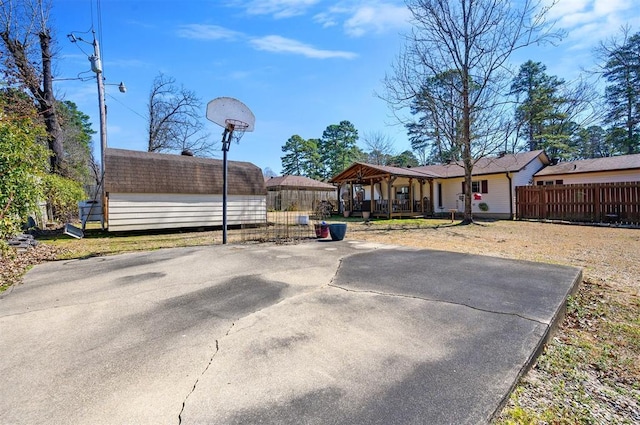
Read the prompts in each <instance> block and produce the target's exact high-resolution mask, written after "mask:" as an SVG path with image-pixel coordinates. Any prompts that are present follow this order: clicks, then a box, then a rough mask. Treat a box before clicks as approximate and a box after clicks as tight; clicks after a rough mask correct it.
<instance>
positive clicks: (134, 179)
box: [105, 148, 266, 195]
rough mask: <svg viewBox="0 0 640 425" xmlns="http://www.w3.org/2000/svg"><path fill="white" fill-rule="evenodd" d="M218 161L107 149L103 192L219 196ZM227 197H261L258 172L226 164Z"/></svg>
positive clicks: (248, 165) (244, 164) (246, 166)
mask: <svg viewBox="0 0 640 425" xmlns="http://www.w3.org/2000/svg"><path fill="white" fill-rule="evenodd" d="M222 165H223V163H222V161H221V160H219V159H210V158H197V157H192V156H182V155H169V154H160V153H153V152H141V151H131V150H125V149H113V148H109V149H107V150H106V152H105V189H106V191H107V192H111V193H181V194H186V193H189V194H221V193H222V179H223V166H222ZM227 170H228V172H227V179H228V194H229V195H264V194H265V192H266V191H265V186H264V178H263V177H262V171H261V170H260V168H259V167H257V166H256V165H254V164H251V163H249V162H239V161H228V163H227Z"/></svg>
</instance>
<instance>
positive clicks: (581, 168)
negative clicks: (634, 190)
mask: <svg viewBox="0 0 640 425" xmlns="http://www.w3.org/2000/svg"><path fill="white" fill-rule="evenodd" d="M633 169H638V170H640V154H635V155H620V156H610V157H606V158H592V159H581V160H579V161H567V162H561V163H559V164H557V165H551V166H549V167H546V168H543V169H542V170H540V171H538V172H537V173H536V174H534V176H536V177H537V176H551V175H560V174H580V173H596V172H602V171H615V170H633Z"/></svg>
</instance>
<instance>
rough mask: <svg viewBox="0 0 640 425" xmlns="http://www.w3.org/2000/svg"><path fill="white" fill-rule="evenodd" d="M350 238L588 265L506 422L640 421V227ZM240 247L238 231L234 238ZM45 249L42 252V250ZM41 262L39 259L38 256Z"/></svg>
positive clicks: (371, 231) (184, 242)
mask: <svg viewBox="0 0 640 425" xmlns="http://www.w3.org/2000/svg"><path fill="white" fill-rule="evenodd" d="M348 222H349V228H348V231H347V239H352V240H366V241H375V242H382V243H386V244H397V245H406V246H412V247H417V248H426V249H436V250H447V251H456V252H464V253H471V254H479V255H489V256H497V257H504V258H514V259H520V260H529V261H538V262H548V263H555V264H565V265H573V266H578V267H582V268H583V270H584V282H583V284H582V285H581V286H580V288H579V291H578V292H577V294H576V295H575V297H573V298H572V299H571V300H570V302H569V305H568V314H567V317H566V319H565V321H564V323H563V324H562V325H561V326H560V328H559V329H558V330H557V331H556V333H555V334H554V335H553V337H552V339H551V340H550V341H549V343H548V345H547V347H546V349H545V351H544V353H543V354H542V356H541V357H539V359H538V361H537V363H536V365H535V366H534V367H533V368H532V369H531V370H530V371H529V372H528V373H527V374H526V376H525V377H524V379H523V380H522V382H521V383H520V385H519V386H518V387H517V389H516V391H515V392H514V394H513V396H512V397H511V399H510V401H509V403H508V404H507V406H506V407H505V409H504V411H503V413H502V416H501V417H500V418H499V419H498V421H497V422H498V423H500V424H510V423H557V424H565V423H566V424H570V423H571V424H573V423H639V422H640V314H639V311H640V281H639V279H638V275H639V274H640V273H639V269H640V267H639V266H638V264H640V230H638V229H624V228H614V227H591V226H578V225H560V224H548V223H537V222H514V221H496V222H486V223H484V222H482V223H479V224H475V225H469V226H457V225H455V224H456V223H453V224H452V223H450V222H449V221H446V220H445V221H443V220H389V221H377V222H372V223H369V224H365V223H363V222H362V220H361V219H353V218H352V219H349V220H348ZM220 239H221V238H220V232H215V231H213V232H212V231H208V232H197V233H167V234H159V235H158V234H156V235H144V234H143V235H128V236H127V237H122V236H113V235H109V236H108V237H104V236H101V237H87V238H85V239H82V240H73V239H70V238H67V237H62V238H57V239H50V240H47V241H45V242H44V243H42V244H41V246H40V247H39V248H38V249H37V250H34V253H31V254H28V255H26V256H22V257H23V258H22V259H20V260H18V261H17V262H10V261H7V260H2V264H0V277H1V279H2V282H4V283H8V282H10V281H12V280H15V277H14V276H15V273H16V272H18V271H19V270H18V269H21V268H24V267H26V266H27V265H28V263H29V262H30V261H34V262H37V261H42V260H47V259H51V258H53V257H57V258H73V257H81V256H87V255H106V254H111V253H116V252H124V251H131V250H146V249H157V248H162V247H173V246H188V245H204V244H211V243H220ZM230 240H231V241H233V240H234V237H233V231H232V232H231V234H230ZM36 252H37V253H38V254H36ZM29 257H32V260H30V259H29Z"/></svg>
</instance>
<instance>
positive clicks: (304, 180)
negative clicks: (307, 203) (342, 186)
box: [264, 175, 336, 191]
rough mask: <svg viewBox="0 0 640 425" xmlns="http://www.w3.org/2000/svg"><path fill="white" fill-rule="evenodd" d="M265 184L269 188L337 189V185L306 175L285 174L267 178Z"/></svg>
mask: <svg viewBox="0 0 640 425" xmlns="http://www.w3.org/2000/svg"><path fill="white" fill-rule="evenodd" d="M264 183H265V186H266V187H267V190H274V189H276V188H290V189H307V190H327V191H328V190H332V191H333V190H336V187H335V186H334V185H332V184H329V183H324V182H321V181H318V180H314V179H310V178H309V177H304V176H292V175H284V176H277V177H271V178H267V179H266V180H265V182H264Z"/></svg>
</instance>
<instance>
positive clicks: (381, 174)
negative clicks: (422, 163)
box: [329, 162, 439, 183]
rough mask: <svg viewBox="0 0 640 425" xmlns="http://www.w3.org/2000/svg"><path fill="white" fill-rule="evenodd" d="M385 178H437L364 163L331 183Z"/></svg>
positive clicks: (431, 173) (411, 169)
mask: <svg viewBox="0 0 640 425" xmlns="http://www.w3.org/2000/svg"><path fill="white" fill-rule="evenodd" d="M387 176H397V177H409V178H418V179H429V178H435V177H439V176H438V175H436V174H435V173H433V172H430V171H419V170H418V167H416V168H401V167H390V166H387V165H375V164H367V163H365V162H356V163H354V164H353V165H351V166H350V167H349V168H347V169H346V170H344V171H343V172H341V173H340V174H338V175H336V176H334V177H333V178H332V179H331V180H329V181H330V182H332V183H346V182H356V181H369V180H379V179H382V178H385V177H387Z"/></svg>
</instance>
